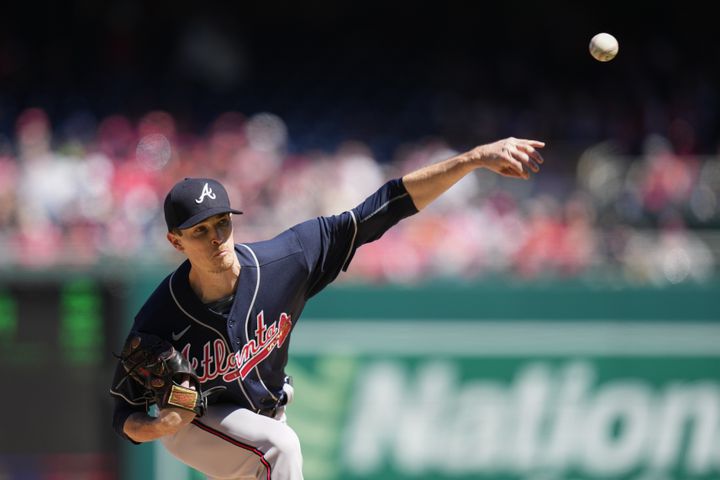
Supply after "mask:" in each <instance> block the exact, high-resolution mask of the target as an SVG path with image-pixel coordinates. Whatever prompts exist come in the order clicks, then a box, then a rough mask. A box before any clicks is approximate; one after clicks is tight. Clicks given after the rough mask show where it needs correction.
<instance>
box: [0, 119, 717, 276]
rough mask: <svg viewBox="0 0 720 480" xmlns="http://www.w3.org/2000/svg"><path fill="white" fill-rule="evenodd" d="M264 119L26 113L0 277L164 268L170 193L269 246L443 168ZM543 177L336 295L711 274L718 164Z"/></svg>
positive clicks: (426, 215) (412, 231) (13, 169)
mask: <svg viewBox="0 0 720 480" xmlns="http://www.w3.org/2000/svg"><path fill="white" fill-rule="evenodd" d="M288 142H289V132H288V128H287V126H286V124H285V122H284V121H283V119H282V118H280V117H279V116H277V115H274V114H271V113H258V114H255V115H252V116H245V115H243V114H241V113H236V112H227V113H224V114H222V115H219V116H218V117H217V118H216V119H215V120H214V121H213V122H212V123H211V125H210V127H209V128H208V129H207V131H205V132H202V133H191V132H186V131H181V129H180V128H179V127H178V124H177V121H176V119H174V118H173V117H172V116H171V115H170V114H168V113H166V112H163V111H151V112H147V113H146V114H145V115H143V116H142V117H141V118H140V119H139V120H135V121H133V120H131V119H130V118H127V117H124V116H120V115H113V116H108V117H106V118H102V119H95V118H93V117H92V116H90V115H83V114H77V115H75V116H71V117H69V118H67V119H66V120H65V121H64V122H63V123H62V124H61V125H53V124H52V123H51V121H50V119H49V117H48V115H47V113H46V112H44V111H43V110H41V109H38V108H31V109H27V110H25V111H24V112H22V114H20V115H19V116H18V118H17V120H16V124H15V134H14V138H12V139H10V138H2V137H0V268H3V269H14V268H17V267H24V268H36V269H45V268H48V267H61V268H88V267H100V268H114V267H117V266H123V265H124V266H127V265H136V266H138V265H154V266H155V265H158V264H167V265H168V266H170V265H172V264H176V263H177V262H178V261H179V260H180V259H181V258H180V257H178V254H177V253H175V252H174V250H173V249H172V248H170V247H169V245H168V244H167V240H166V239H165V233H166V230H165V226H164V221H163V218H162V202H163V199H164V195H165V193H166V192H167V191H168V189H169V188H170V187H171V186H172V185H173V184H174V183H175V182H176V181H177V180H178V179H180V178H183V177H187V176H205V177H213V178H218V179H220V180H221V181H222V182H223V183H224V184H225V185H226V186H227V188H228V190H229V193H230V196H231V199H232V202H233V204H234V205H239V206H240V208H241V209H242V210H243V211H244V212H245V213H244V215H241V216H236V217H235V218H234V223H235V229H236V240H237V241H242V242H250V241H256V240H261V239H265V238H269V237H272V236H274V235H275V234H277V233H279V232H280V231H282V230H284V229H285V228H288V227H290V226H292V225H293V224H295V223H298V222H301V221H303V220H306V219H308V218H311V217H313V216H317V215H331V214H336V213H340V212H342V211H344V210H346V209H348V208H351V207H354V206H355V205H356V204H357V203H359V202H360V201H362V199H363V198H365V197H366V196H367V195H368V194H370V193H372V192H373V191H374V190H375V189H376V188H377V187H378V186H379V185H381V184H382V183H383V182H384V181H386V180H388V179H390V178H393V177H396V176H401V175H402V174H404V173H407V172H409V171H411V170H412V169H414V168H417V167H420V166H422V165H426V164H428V163H431V162H434V161H437V160H441V159H443V158H447V157H449V156H451V155H453V154H454V153H455V152H454V151H453V150H452V149H451V148H449V146H448V145H447V144H446V142H444V141H443V140H442V139H424V140H422V141H418V142H415V143H406V144H404V145H402V146H401V147H399V148H398V149H397V150H396V151H395V153H394V154H393V157H392V158H391V159H382V161H380V160H379V159H377V158H375V155H374V154H373V151H372V149H370V148H369V147H368V146H367V145H365V144H363V143H360V142H353V141H347V142H344V143H341V144H340V145H339V147H338V148H337V149H335V150H334V151H332V152H328V151H322V150H308V151H302V152H294V153H292V152H291V150H290V149H288V148H287V147H288ZM562 155H563V153H562V150H561V149H557V150H555V151H554V152H547V153H546V157H547V158H548V161H549V163H551V162H563V161H564V162H565V163H571V164H573V165H575V164H576V165H577V169H576V171H574V172H571V173H570V174H569V175H568V174H558V173H553V172H552V170H550V171H548V172H547V174H546V175H543V173H541V174H540V175H538V176H537V177H535V178H533V179H531V180H529V181H519V180H510V179H505V178H502V177H498V176H496V175H493V174H491V173H489V172H484V171H480V172H477V173H476V174H473V175H470V176H468V177H466V178H465V179H464V180H463V181H461V182H460V183H459V184H457V185H456V186H455V187H453V189H452V190H451V191H450V192H448V193H447V194H446V195H445V196H443V197H441V199H439V200H438V201H437V202H436V203H434V204H432V205H431V206H430V207H428V209H427V210H425V211H423V212H422V213H421V214H420V215H418V216H416V217H414V218H413V219H411V220H408V221H404V222H401V223H400V224H399V225H398V226H396V227H395V228H394V229H391V230H390V231H389V232H388V233H386V235H385V236H384V237H383V238H382V239H380V240H379V241H377V242H375V243H373V244H370V245H366V246H364V247H363V248H361V249H360V250H359V251H358V254H357V255H356V257H355V259H354V261H353V264H352V266H351V268H350V269H349V271H348V273H347V274H346V275H344V276H343V278H345V279H346V280H351V281H358V280H359V281H372V282H376V281H391V282H414V281H419V280H423V279H427V278H438V277H440V278H448V279H471V278H478V277H484V276H488V275H510V276H517V277H522V278H538V277H554V278H557V277H561V278H564V277H571V278H575V277H578V276H598V275H600V276H602V275H621V276H623V277H625V278H626V279H628V280H630V281H635V282H638V283H650V284H664V283H679V282H683V281H703V280H706V279H708V278H710V277H711V276H712V275H713V274H714V273H715V265H716V256H717V254H718V245H720V235H718V233H717V232H720V230H718V229H719V228H720V201H719V200H718V195H719V194H720V158H718V157H699V156H694V155H683V154H678V153H676V152H675V151H674V149H673V148H672V146H671V144H670V142H669V141H667V140H666V139H664V138H662V137H660V136H649V137H648V138H647V139H646V141H645V145H644V146H643V153H642V155H640V156H633V157H627V156H623V155H620V154H618V153H617V151H616V149H614V147H613V145H612V143H610V142H608V143H598V144H595V145H593V146H592V147H591V148H588V149H586V150H584V151H583V152H581V153H580V155H579V158H572V159H563V158H557V156H562Z"/></svg>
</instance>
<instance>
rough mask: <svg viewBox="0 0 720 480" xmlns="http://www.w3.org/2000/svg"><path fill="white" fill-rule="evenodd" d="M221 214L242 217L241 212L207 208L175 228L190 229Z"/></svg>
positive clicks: (222, 208)
mask: <svg viewBox="0 0 720 480" xmlns="http://www.w3.org/2000/svg"><path fill="white" fill-rule="evenodd" d="M221 213H236V214H238V215H242V213H243V212H241V211H240V210H234V209H232V208H227V207H215V208H208V209H207V210H203V211H202V212H201V213H198V214H197V215H193V216H192V217H190V218H188V219H187V220H185V221H184V222H183V223H181V224H180V225H178V226H177V228H179V229H180V230H184V229H186V228H190V227H192V226H194V225H197V224H198V223H200V222H202V221H203V220H206V219H208V218H210V217H212V216H213V215H220V214H221Z"/></svg>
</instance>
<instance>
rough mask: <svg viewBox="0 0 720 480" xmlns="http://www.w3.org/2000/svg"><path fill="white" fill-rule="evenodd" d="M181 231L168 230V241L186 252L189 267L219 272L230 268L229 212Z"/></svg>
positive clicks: (232, 254)
mask: <svg viewBox="0 0 720 480" xmlns="http://www.w3.org/2000/svg"><path fill="white" fill-rule="evenodd" d="M181 233H182V235H173V234H172V233H169V234H168V240H170V243H172V244H173V246H174V247H175V248H176V249H177V250H180V251H181V252H183V253H184V254H185V255H187V257H188V259H190V263H192V265H193V267H195V268H200V269H202V270H205V271H208V272H213V273H220V272H224V271H226V270H228V269H230V268H231V267H232V266H233V265H234V264H235V262H236V261H237V257H236V256H235V245H234V241H233V227H232V221H231V219H230V214H229V213H222V214H220V215H215V216H213V217H210V218H208V219H207V220H204V221H202V222H200V223H198V224H197V225H193V226H192V227H190V228H186V229H184V230H181Z"/></svg>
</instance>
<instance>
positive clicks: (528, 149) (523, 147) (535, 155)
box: [516, 142, 545, 164]
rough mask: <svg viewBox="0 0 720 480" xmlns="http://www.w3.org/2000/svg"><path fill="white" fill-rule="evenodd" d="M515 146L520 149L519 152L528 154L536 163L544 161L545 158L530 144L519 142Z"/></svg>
mask: <svg viewBox="0 0 720 480" xmlns="http://www.w3.org/2000/svg"><path fill="white" fill-rule="evenodd" d="M540 143H542V142H540ZM543 145H544V144H543ZM516 148H517V149H518V150H520V151H521V152H525V153H526V154H528V155H529V156H530V157H532V159H533V160H535V162H537V163H538V164H542V163H545V159H544V158H543V157H542V155H540V152H538V151H537V150H535V148H534V147H533V146H532V145H530V144H523V143H521V144H518V145H517V147H516Z"/></svg>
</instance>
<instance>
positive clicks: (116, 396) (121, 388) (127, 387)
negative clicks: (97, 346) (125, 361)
mask: <svg viewBox="0 0 720 480" xmlns="http://www.w3.org/2000/svg"><path fill="white" fill-rule="evenodd" d="M110 395H111V396H112V397H113V400H114V406H113V420H112V425H113V429H114V430H115V432H117V434H118V435H120V436H121V437H123V438H125V439H127V440H130V441H131V442H132V443H135V444H137V443H138V442H136V441H134V440H133V439H131V438H130V437H128V436H127V435H125V432H123V426H124V425H125V421H126V420H127V418H128V417H129V416H130V415H132V414H133V413H135V412H143V413H145V412H147V404H146V402H145V399H144V398H143V395H142V391H141V388H140V385H138V384H137V382H135V381H134V380H133V379H132V378H130V377H128V376H127V375H126V374H125V369H124V368H123V367H122V365H121V364H120V361H118V362H117V366H116V367H115V375H114V377H113V382H112V385H111V386H110Z"/></svg>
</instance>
